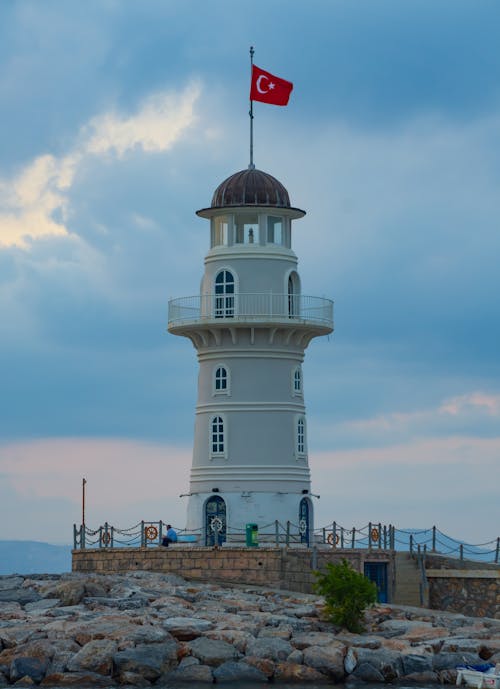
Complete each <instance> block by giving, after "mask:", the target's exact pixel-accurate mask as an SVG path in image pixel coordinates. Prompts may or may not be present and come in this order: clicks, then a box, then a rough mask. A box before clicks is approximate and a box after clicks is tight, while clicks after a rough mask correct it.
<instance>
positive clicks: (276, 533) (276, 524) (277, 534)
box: [274, 519, 280, 548]
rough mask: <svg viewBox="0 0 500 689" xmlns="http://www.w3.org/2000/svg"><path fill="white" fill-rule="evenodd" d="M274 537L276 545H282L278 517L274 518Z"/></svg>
mask: <svg viewBox="0 0 500 689" xmlns="http://www.w3.org/2000/svg"><path fill="white" fill-rule="evenodd" d="M274 537H275V539H276V547H277V548H279V545H280V525H279V521H278V520H277V519H275V520H274Z"/></svg>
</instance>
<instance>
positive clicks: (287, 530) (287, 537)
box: [286, 521, 290, 548]
mask: <svg viewBox="0 0 500 689" xmlns="http://www.w3.org/2000/svg"><path fill="white" fill-rule="evenodd" d="M286 545H287V548H288V546H289V545H290V522H289V521H287V523H286Z"/></svg>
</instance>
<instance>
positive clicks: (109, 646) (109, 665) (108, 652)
mask: <svg viewBox="0 0 500 689" xmlns="http://www.w3.org/2000/svg"><path fill="white" fill-rule="evenodd" d="M115 652H116V642H115V641H110V640H109V639H95V640H94V641H89V643H88V644H85V646H84V647H83V648H82V649H81V650H80V651H78V653H76V654H75V655H74V656H73V657H72V658H71V659H70V660H69V662H68V665H67V668H68V670H69V671H70V672H82V671H85V670H90V671H91V672H97V673H98V674H99V675H107V676H111V675H112V674H113V655H114V654H115Z"/></svg>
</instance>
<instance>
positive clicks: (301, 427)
mask: <svg viewBox="0 0 500 689" xmlns="http://www.w3.org/2000/svg"><path fill="white" fill-rule="evenodd" d="M296 432H297V435H296V441H297V455H298V456H299V457H301V456H302V457H303V456H304V455H305V454H306V451H307V450H306V420H305V418H304V417H303V416H299V418H298V419H297V429H296Z"/></svg>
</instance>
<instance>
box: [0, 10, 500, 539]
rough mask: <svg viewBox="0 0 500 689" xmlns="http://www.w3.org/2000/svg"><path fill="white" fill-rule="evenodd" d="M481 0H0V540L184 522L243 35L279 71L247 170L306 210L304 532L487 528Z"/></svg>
mask: <svg viewBox="0 0 500 689" xmlns="http://www.w3.org/2000/svg"><path fill="white" fill-rule="evenodd" d="M499 24H500V7H499V5H498V3H497V2H496V1H495V2H493V1H492V2H488V1H486V0H482V1H481V2H480V3H472V2H461V1H460V0H443V1H442V2H439V3H436V2H434V1H432V2H431V1H429V2H426V1H425V0H418V1H417V0H407V1H406V2H404V3H402V2H400V0H397V1H396V0H394V1H392V0H391V1H389V0H377V1H375V2H374V0H358V1H357V2H356V3H353V2H352V0H345V1H339V0H328V1H324V2H321V1H316V2H313V3H309V4H308V5H307V6H305V5H304V3H299V2H291V1H290V0H288V1H287V2H280V1H274V2H269V1H267V2H260V1H258V0H256V1H255V2H253V3H251V5H248V6H246V5H244V4H241V5H240V4H235V3H231V2H229V1H225V0H224V1H216V0H215V1H213V2H211V3H210V4H207V3H201V2H195V1H194V0H191V1H189V0H186V1H184V2H182V3H178V2H170V1H166V0H162V1H158V2H156V1H153V0H146V1H144V0H143V1H141V2H138V1H134V0H129V1H128V2H127V3H123V2H118V1H114V0H106V1H104V0H100V1H99V2H97V1H96V2H92V1H90V2H87V3H85V4H84V5H81V4H79V3H68V2H63V1H62V0H61V1H57V0H49V1H48V2H44V3H39V2H34V1H33V2H30V1H29V0H23V1H22V2H12V1H9V0H4V1H3V2H2V3H1V4H0V65H1V70H0V103H1V112H2V127H1V130H0V152H1V155H0V317H1V322H2V337H1V338H0V380H1V384H2V394H1V396H0V405H1V406H0V505H1V508H0V509H1V511H2V513H4V515H6V514H9V515H11V516H12V518H13V519H14V517H13V515H15V523H16V527H15V532H13V530H12V527H11V526H10V523H9V521H8V520H6V519H5V516H4V515H2V519H1V520H0V538H12V537H18V538H36V539H38V540H49V541H53V542H65V541H68V540H69V538H70V534H71V525H72V523H73V522H79V520H80V490H81V478H82V477H83V476H86V477H87V480H88V484H87V488H88V514H87V516H88V522H89V524H95V525H96V526H97V525H99V523H101V522H103V521H104V520H108V521H110V522H114V523H115V524H116V525H117V526H129V525H132V524H134V523H136V522H138V521H139V520H140V519H143V518H144V519H160V518H162V519H165V520H168V521H172V522H173V523H176V525H179V526H182V524H183V521H184V510H185V505H184V503H183V501H182V500H181V499H179V497H178V496H179V494H180V493H182V492H185V490H186V488H187V484H188V473H189V467H190V453H191V440H192V438H191V435H192V428H193V418H194V404H195V397H196V359H195V354H194V350H193V349H192V347H191V345H190V344H189V342H188V341H187V340H186V341H184V340H183V339H181V338H176V337H174V336H170V335H168V334H167V333H166V332H165V328H166V313H167V302H168V299H169V298H170V297H173V296H184V295H190V294H195V293H196V292H197V291H198V289H199V280H200V277H201V274H202V270H203V256H204V254H205V252H206V250H207V246H208V228H207V224H206V221H203V220H201V219H199V218H197V217H196V216H195V214H194V212H195V210H197V209H198V208H202V207H205V206H207V205H209V203H210V199H211V195H212V193H213V190H214V189H215V187H216V186H217V185H218V184H219V182H220V181H222V180H223V179H224V178H225V177H227V176H228V175H229V174H231V173H232V172H235V171H237V170H240V169H243V168H245V167H246V166H247V164H248V89H249V56H248V49H249V46H250V45H254V46H255V50H256V54H255V62H256V64H257V65H259V66H260V67H262V68H263V69H266V70H269V71H271V72H273V73H275V74H277V75H279V76H282V77H283V78H286V79H289V80H291V81H293V82H294V91H293V94H292V98H291V101H290V104H289V106H288V107H286V108H276V107H272V106H266V105H264V104H260V103H257V104H255V162H256V164H257V166H258V167H260V168H261V169H263V170H266V171H267V172H270V173H271V174H273V175H274V176H276V177H277V178H278V179H279V180H280V181H281V182H282V183H283V184H284V185H285V186H286V187H287V189H288V190H289V193H290V196H291V198H292V203H293V205H295V206H298V207H300V208H304V209H306V210H307V216H306V217H305V218H304V219H303V220H300V221H297V222H296V223H295V226H294V238H293V241H294V248H295V251H296V252H297V254H298V256H299V268H300V273H301V278H302V286H303V291H304V292H305V293H307V294H313V295H318V296H329V297H332V298H333V299H334V300H335V309H336V314H335V320H336V330H335V333H334V335H333V336H331V337H330V338H323V339H321V340H316V341H315V342H313V344H312V345H311V346H310V348H309V350H308V351H307V356H306V363H305V366H304V374H305V392H306V403H307V408H308V428H309V434H308V435H309V453H310V464H311V468H312V472H313V487H314V490H315V492H317V493H320V494H321V499H320V500H319V502H318V503H317V505H316V517H317V519H316V521H317V525H318V526H320V525H325V524H327V523H328V522H331V521H332V520H336V521H337V522H339V523H340V524H343V525H344V526H346V527H350V526H353V525H354V526H362V525H364V524H365V523H366V522H368V521H369V520H372V521H382V522H386V523H393V524H396V525H397V526H400V527H401V528H407V527H427V526H431V525H432V524H437V525H438V526H439V527H440V528H441V529H442V530H443V531H446V532H447V533H449V534H450V535H452V536H455V537H456V538H463V539H465V540H469V541H470V542H473V543H479V542H483V541H486V540H490V539H493V538H495V537H496V536H498V535H499V533H500V529H499V524H500V494H499V485H500V469H499V467H500V357H499V351H500V317H499V316H500V313H499V312H500V308H499V304H498V299H499V294H500V271H499V269H498V257H499V255H500V227H499V218H500V195H499V192H498V190H499V188H500V154H499V150H500V148H499V144H498V142H499V141H500V79H499V74H500V49H499V48H498V40H497V38H498V36H497V27H498V26H499Z"/></svg>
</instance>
